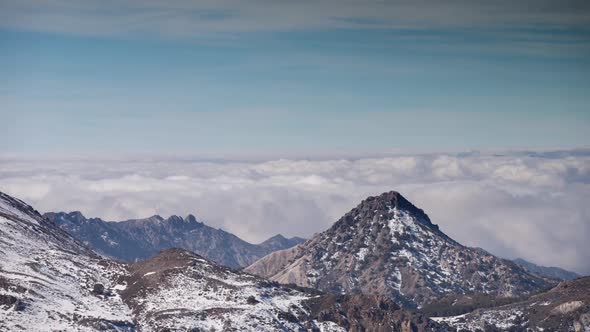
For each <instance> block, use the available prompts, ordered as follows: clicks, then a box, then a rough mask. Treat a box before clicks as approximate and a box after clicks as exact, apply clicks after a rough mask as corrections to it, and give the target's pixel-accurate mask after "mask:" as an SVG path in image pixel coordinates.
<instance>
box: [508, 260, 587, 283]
mask: <svg viewBox="0 0 590 332" xmlns="http://www.w3.org/2000/svg"><path fill="white" fill-rule="evenodd" d="M513 262H514V263H516V264H518V265H520V266H522V267H524V268H525V269H526V270H527V271H529V272H532V273H534V274H537V275H540V276H543V277H547V278H553V279H558V280H573V279H576V278H579V277H581V276H580V275H579V274H577V273H575V272H571V271H568V270H564V269H562V268H559V267H547V266H540V265H537V264H535V263H531V262H528V261H525V260H524V259H522V258H517V259H515V260H513Z"/></svg>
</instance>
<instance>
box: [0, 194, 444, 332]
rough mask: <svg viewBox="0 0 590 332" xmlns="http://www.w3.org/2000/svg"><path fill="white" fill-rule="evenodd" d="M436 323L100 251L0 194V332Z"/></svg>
mask: <svg viewBox="0 0 590 332" xmlns="http://www.w3.org/2000/svg"><path fill="white" fill-rule="evenodd" d="M277 330H281V331H331V332H336V331H338V332H340V331H418V332H421V331H446V328H443V327H442V326H441V325H439V324H438V323H436V322H434V321H432V320H429V319H428V318H427V317H425V316H423V315H421V314H419V313H412V312H408V311H405V310H402V309H401V308H400V307H399V306H397V305H396V304H395V303H394V302H393V301H392V300H391V299H389V298H385V297H380V296H375V295H361V294H355V295H330V294H324V293H321V292H319V291H316V290H311V289H305V288H300V287H295V286H285V285H280V284H278V283H276V282H271V281H268V280H265V279H262V278H260V277H256V276H253V275H250V274H247V273H244V272H240V271H235V270H231V269H229V268H226V267H223V266H221V265H218V264H216V263H214V262H212V261H209V260H207V259H205V258H203V257H201V256H199V255H197V254H194V253H191V252H188V251H185V250H182V249H168V250H165V251H163V252H161V253H159V254H158V255H156V256H154V257H152V258H150V259H148V260H145V261H141V262H136V263H132V264H128V263H119V262H116V261H113V260H109V259H105V258H102V257H101V256H99V255H97V254H96V253H94V252H93V251H92V250H90V249H89V248H87V247H86V246H84V245H83V244H82V243H81V242H79V241H78V240H76V239H74V238H73V237H72V236H70V235H69V234H68V233H66V232H65V231H63V230H62V229H61V228H59V227H58V226H57V224H56V223H54V222H53V221H51V220H49V219H48V218H44V217H43V216H41V215H40V214H39V213H38V212H37V211H36V210H34V209H33V208H32V207H30V206H29V205H27V204H25V203H24V202H22V201H20V200H18V199H15V198H12V197H10V196H8V195H5V194H3V193H0V331H128V332H131V331H145V332H150V331H277Z"/></svg>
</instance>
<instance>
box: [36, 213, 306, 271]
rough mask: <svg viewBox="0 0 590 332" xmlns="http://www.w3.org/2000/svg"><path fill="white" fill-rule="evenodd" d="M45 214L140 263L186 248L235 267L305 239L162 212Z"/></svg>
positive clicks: (107, 251) (106, 250) (113, 254)
mask: <svg viewBox="0 0 590 332" xmlns="http://www.w3.org/2000/svg"><path fill="white" fill-rule="evenodd" d="M44 216H45V217H47V218H48V219H50V220H52V221H53V222H55V223H56V224H57V225H58V226H59V227H60V228H62V229H63V230H65V231H66V232H68V233H69V234H71V235H72V236H73V237H75V238H76V239H78V240H80V241H82V242H83V243H85V244H86V245H88V246H89V247H91V248H92V249H94V250H95V251H96V252H98V253H100V254H102V255H104V256H106V257H110V258H114V259H117V260H120V261H122V262H135V261H139V260H143V259H146V258H149V257H151V256H154V255H155V254H157V253H158V252H160V251H161V250H164V249H168V248H181V249H185V250H188V251H191V252H194V253H196V254H199V255H201V256H203V257H206V258H207V259H210V260H212V261H214V262H216V263H219V264H222V265H225V266H228V267H230V268H240V267H244V266H248V265H250V264H252V263H253V262H255V261H256V260H258V259H259V258H261V257H263V256H265V255H267V254H269V253H271V252H274V251H277V250H281V249H286V248H290V247H292V246H294V245H297V244H299V243H301V242H303V241H304V239H302V238H298V237H293V238H289V239H287V238H285V237H283V236H282V235H280V234H279V235H275V236H273V237H271V238H269V239H268V240H266V241H264V242H262V243H260V244H251V243H248V242H246V241H244V240H242V239H240V238H239V237H237V236H235V235H233V234H231V233H228V232H226V231H223V230H221V229H216V228H213V227H210V226H207V225H205V224H204V223H202V222H199V221H197V219H196V218H195V217H194V216H193V215H188V216H186V217H185V218H182V217H179V216H171V217H169V218H167V219H164V218H162V217H160V216H158V215H155V216H152V217H149V218H145V219H134V220H125V221H104V220H102V219H100V218H86V217H84V215H83V214H82V213H80V212H79V211H75V212H69V213H66V212H57V213H55V212H49V213H45V214H44Z"/></svg>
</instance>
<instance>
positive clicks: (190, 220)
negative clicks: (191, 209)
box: [184, 214, 199, 224]
mask: <svg viewBox="0 0 590 332" xmlns="http://www.w3.org/2000/svg"><path fill="white" fill-rule="evenodd" d="M184 221H186V222H188V223H191V224H193V223H199V222H198V221H197V218H196V217H195V216H194V215H192V214H189V215H187V216H186V217H185V218H184Z"/></svg>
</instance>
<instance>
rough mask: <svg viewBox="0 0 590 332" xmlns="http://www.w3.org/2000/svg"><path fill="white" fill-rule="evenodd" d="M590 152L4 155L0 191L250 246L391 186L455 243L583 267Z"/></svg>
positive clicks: (586, 268) (589, 261) (306, 231)
mask: <svg viewBox="0 0 590 332" xmlns="http://www.w3.org/2000/svg"><path fill="white" fill-rule="evenodd" d="M589 165H590V156H589V155H588V153H587V152H584V151H582V153H580V152H579V151H578V152H575V151H573V152H567V151H566V152H563V151H562V152H559V153H553V154H552V153H547V154H530V153H508V154H503V155H500V154H478V153H471V154H444V155H403V156H391V157H383V158H361V159H334V160H285V159H282V160H272V161H266V162H206V161H190V160H188V161H187V160H166V159H157V158H156V159H149V160H148V159H146V160H118V161H117V160H110V161H108V160H86V161H80V160H70V161H55V160H54V161H50V160H44V161H40V160H37V161H32V160H29V161H27V160H3V161H2V160H0V190H2V191H5V192H7V193H9V194H12V195H15V196H17V197H19V198H22V199H24V200H26V201H28V202H30V203H31V204H33V205H34V206H35V207H36V208H38V209H39V210H41V211H57V210H65V211H70V210H80V211H82V212H83V213H84V214H85V215H87V216H92V217H102V218H104V219H107V220H122V219H129V218H140V217H147V216H150V215H153V214H160V215H163V216H168V215H171V214H180V215H186V214H188V213H194V214H196V215H197V216H198V217H199V218H200V219H202V220H204V221H205V222H206V223H207V224H209V225H212V226H214V227H221V228H223V229H226V230H228V231H231V232H234V233H236V234H237V235H238V236H241V237H243V238H245V239H247V240H250V241H260V240H263V239H265V238H266V237H268V236H271V235H274V234H276V233H283V234H284V235H288V236H294V235H298V236H310V235H311V234H312V233H314V232H319V231H322V230H324V229H326V228H328V227H329V226H330V225H331V224H332V223H333V222H334V221H335V220H337V219H338V218H339V217H340V216H341V215H343V214H344V213H345V212H347V211H348V210H350V209H351V208H353V207H354V206H356V204H358V203H359V202H360V200H362V199H363V198H365V197H366V196H368V195H376V194H379V193H381V192H384V191H388V190H398V191H400V192H401V193H402V194H404V195H405V196H406V197H408V199H410V200H411V201H412V202H414V203H415V204H416V205H417V206H419V207H421V208H423V209H424V210H425V211H426V212H427V213H428V214H429V215H430V217H431V219H432V220H433V222H435V223H437V224H439V225H440V226H441V229H442V230H443V231H445V232H446V233H447V234H449V235H450V236H451V237H453V238H455V239H456V240H458V241H459V242H461V243H464V244H466V245H469V246H479V247H482V248H484V249H486V250H489V251H491V252H493V253H495V254H498V255H501V256H504V257H508V258H513V257H518V256H520V257H523V258H525V259H529V260H532V261H534V262H536V263H539V264H544V265H557V266H562V267H565V268H568V269H572V270H576V271H578V272H582V273H590V252H588V250H586V247H587V239H588V238H590V206H588V204H587V199H588V197H590V167H589Z"/></svg>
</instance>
